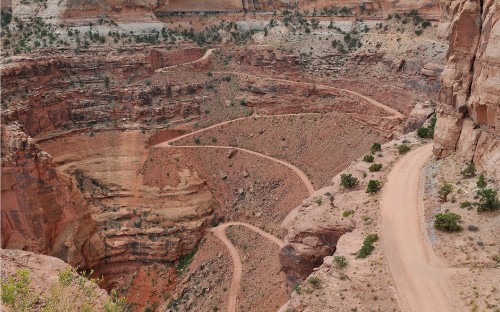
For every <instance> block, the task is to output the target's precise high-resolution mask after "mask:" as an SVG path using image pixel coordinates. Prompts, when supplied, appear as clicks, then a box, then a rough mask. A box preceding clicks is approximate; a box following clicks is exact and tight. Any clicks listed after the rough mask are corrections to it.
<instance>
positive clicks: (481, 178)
mask: <svg viewBox="0 0 500 312" xmlns="http://www.w3.org/2000/svg"><path fill="white" fill-rule="evenodd" d="M476 185H477V187H479V188H485V187H486V185H488V183H486V178H485V177H484V175H482V174H481V175H479V177H477V182H476Z"/></svg>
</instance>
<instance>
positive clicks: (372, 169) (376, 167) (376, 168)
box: [368, 164, 382, 172]
mask: <svg viewBox="0 0 500 312" xmlns="http://www.w3.org/2000/svg"><path fill="white" fill-rule="evenodd" d="M380 169H382V164H373V165H371V166H370V167H368V170H370V172H376V171H380Z"/></svg>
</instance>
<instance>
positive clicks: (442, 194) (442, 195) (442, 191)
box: [438, 183, 453, 202]
mask: <svg viewBox="0 0 500 312" xmlns="http://www.w3.org/2000/svg"><path fill="white" fill-rule="evenodd" d="M451 192H453V185H451V184H450V183H445V184H443V185H441V187H440V188H439V191H438V194H439V199H440V200H441V201H443V202H446V201H448V195H450V194H451Z"/></svg>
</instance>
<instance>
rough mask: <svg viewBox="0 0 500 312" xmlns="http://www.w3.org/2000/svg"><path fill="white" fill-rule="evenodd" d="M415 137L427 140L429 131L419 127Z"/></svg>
mask: <svg viewBox="0 0 500 312" xmlns="http://www.w3.org/2000/svg"><path fill="white" fill-rule="evenodd" d="M417 135H418V136H419V137H421V138H427V136H428V135H429V129H427V128H424V127H420V128H418V129H417Z"/></svg>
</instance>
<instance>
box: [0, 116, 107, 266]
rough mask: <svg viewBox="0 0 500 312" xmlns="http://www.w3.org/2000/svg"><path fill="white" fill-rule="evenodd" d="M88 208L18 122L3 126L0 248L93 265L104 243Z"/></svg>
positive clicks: (73, 263)
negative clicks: (0, 243) (0, 230)
mask: <svg viewBox="0 0 500 312" xmlns="http://www.w3.org/2000/svg"><path fill="white" fill-rule="evenodd" d="M90 211H91V207H90V205H89V204H88V203H87V202H86V201H85V200H84V199H83V197H82V195H81V193H80V192H79V190H78V189H77V187H76V186H75V185H74V184H73V182H72V180H71V178H70V177H68V176H67V175H65V174H63V173H61V172H59V171H58V170H56V168H55V165H54V163H53V162H52V157H51V156H50V155H49V154H47V153H45V152H44V151H42V150H41V149H40V148H39V147H38V146H37V145H36V144H34V142H33V140H32V139H31V138H30V137H28V136H27V135H26V134H24V133H23V132H22V131H20V129H19V127H17V126H15V125H5V126H2V248H9V249H22V250H28V251H33V252H36V253H42V254H46V255H51V256H55V257H58V258H60V259H63V260H64V261H67V262H69V263H70V264H72V265H75V266H81V267H84V266H91V265H92V263H93V261H94V260H95V259H99V258H100V257H101V256H102V254H103V252H104V245H103V242H102V239H101V238H100V237H99V235H98V234H97V233H96V223H95V222H94V220H93V219H92V218H91V216H90Z"/></svg>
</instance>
